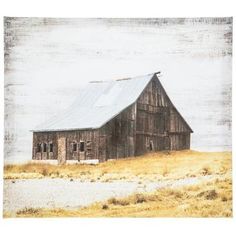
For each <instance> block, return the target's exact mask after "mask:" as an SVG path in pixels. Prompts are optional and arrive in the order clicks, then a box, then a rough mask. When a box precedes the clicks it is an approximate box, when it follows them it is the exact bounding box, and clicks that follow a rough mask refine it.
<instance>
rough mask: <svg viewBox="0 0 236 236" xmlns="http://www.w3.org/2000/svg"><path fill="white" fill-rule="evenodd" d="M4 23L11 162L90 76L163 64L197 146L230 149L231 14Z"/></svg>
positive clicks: (21, 157) (130, 73)
mask: <svg viewBox="0 0 236 236" xmlns="http://www.w3.org/2000/svg"><path fill="white" fill-rule="evenodd" d="M4 30H5V38H4V41H5V61H4V64H5V78H4V86H5V148H4V150H5V162H25V161H29V160H30V159H31V153H32V133H31V132H30V130H31V129H34V128H35V127H36V126H38V124H40V123H42V122H44V121H46V120H47V119H48V118H50V117H51V116H53V115H55V114H57V113H58V112H60V111H63V110H64V109H65V108H67V107H68V106H69V105H70V104H71V103H72V102H73V100H74V99H75V98H76V96H77V94H78V93H79V92H80V90H81V89H83V87H84V86H85V85H86V84H87V83H88V82H89V81H92V80H111V79H119V78H124V77H134V76H137V75H145V74H149V73H152V72H156V71H161V74H162V76H161V78H160V80H161V83H162V84H163V86H164V88H165V89H166V91H167V93H168V95H169V97H170V98H171V100H172V102H173V103H174V104H175V106H176V107H177V109H178V110H179V111H180V113H181V114H182V115H183V117H184V118H185V119H186V121H187V122H188V123H189V125H190V126H191V127H192V129H193V130H194V134H193V135H192V140H191V148H192V149H194V150H199V151H222V150H231V88H232V19H231V18H203V19H194V18H192V19H191V18H190V19H174V18H172V19H171V18H170V19H83V18H80V19H76V18H71V19H70V18H67V19H63V18H5V19H4Z"/></svg>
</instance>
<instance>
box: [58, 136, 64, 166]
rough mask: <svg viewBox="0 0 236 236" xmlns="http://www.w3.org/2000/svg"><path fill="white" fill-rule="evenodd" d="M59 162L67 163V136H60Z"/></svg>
mask: <svg viewBox="0 0 236 236" xmlns="http://www.w3.org/2000/svg"><path fill="white" fill-rule="evenodd" d="M57 147H58V164H65V163H66V138H63V137H61V138H58V144H57Z"/></svg>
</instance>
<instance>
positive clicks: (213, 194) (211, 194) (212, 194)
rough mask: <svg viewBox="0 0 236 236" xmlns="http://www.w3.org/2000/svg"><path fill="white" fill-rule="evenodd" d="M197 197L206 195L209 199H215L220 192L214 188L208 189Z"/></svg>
mask: <svg viewBox="0 0 236 236" xmlns="http://www.w3.org/2000/svg"><path fill="white" fill-rule="evenodd" d="M197 197H204V198H205V199H207V200H214V199H216V198H217V197H218V193H217V192H216V191H215V190H214V189H213V190H207V191H203V192H201V193H199V194H198V195H197Z"/></svg>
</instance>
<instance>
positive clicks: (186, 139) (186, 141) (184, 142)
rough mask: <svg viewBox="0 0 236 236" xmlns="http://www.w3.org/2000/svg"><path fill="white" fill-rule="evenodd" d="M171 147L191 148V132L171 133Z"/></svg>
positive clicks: (176, 148) (177, 148) (173, 148)
mask: <svg viewBox="0 0 236 236" xmlns="http://www.w3.org/2000/svg"><path fill="white" fill-rule="evenodd" d="M169 136H170V149H171V150H183V149H189V148H190V134H188V133H186V134H184V133H179V134H170V135H169Z"/></svg>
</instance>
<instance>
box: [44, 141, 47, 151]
mask: <svg viewBox="0 0 236 236" xmlns="http://www.w3.org/2000/svg"><path fill="white" fill-rule="evenodd" d="M46 151H47V144H46V143H43V152H46Z"/></svg>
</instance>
